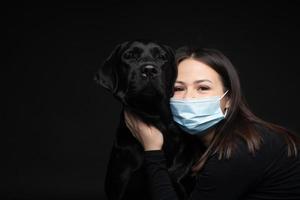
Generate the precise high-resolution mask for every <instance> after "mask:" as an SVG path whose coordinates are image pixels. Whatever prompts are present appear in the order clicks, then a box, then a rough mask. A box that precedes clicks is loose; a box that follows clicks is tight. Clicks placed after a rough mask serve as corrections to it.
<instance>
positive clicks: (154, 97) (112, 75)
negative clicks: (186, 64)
mask: <svg viewBox="0 0 300 200" xmlns="http://www.w3.org/2000/svg"><path fill="white" fill-rule="evenodd" d="M176 76H177V68H176V65H175V59H174V53H173V50H172V49H171V48H170V47H168V46H166V45H163V44H158V43H157V42H152V41H142V40H139V41H130V42H124V43H122V44H119V45H117V46H116V47H115V49H114V50H113V51H112V53H111V54H110V56H109V57H108V58H107V59H106V60H105V62H104V63H103V64H102V66H101V67H100V68H99V70H98V72H97V73H96V76H95V80H96V81H97V83H99V84H100V85H101V86H103V87H104V88H106V89H108V90H109V91H110V92H112V93H113V95H114V96H115V97H116V98H118V99H119V100H120V101H121V102H122V103H123V104H124V105H125V106H128V107H131V108H135V109H139V110H142V111H145V112H146V113H151V111H154V110H155V109H154V107H155V103H157V102H159V101H161V100H163V99H167V100H168V99H169V98H170V97H171V96H173V89H172V88H173V85H174V81H175V79H176ZM153 109H154V110H153Z"/></svg>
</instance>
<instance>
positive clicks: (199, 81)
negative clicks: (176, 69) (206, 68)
mask: <svg viewBox="0 0 300 200" xmlns="http://www.w3.org/2000/svg"><path fill="white" fill-rule="evenodd" d="M202 82H210V83H213V82H212V81H211V80H208V79H201V80H196V81H194V84H197V83H202ZM175 83H181V84H185V82H184V81H176V82H175Z"/></svg>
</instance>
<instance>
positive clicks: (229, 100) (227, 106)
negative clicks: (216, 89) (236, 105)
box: [225, 97, 231, 109]
mask: <svg viewBox="0 0 300 200" xmlns="http://www.w3.org/2000/svg"><path fill="white" fill-rule="evenodd" d="M225 101H226V102H225V109H228V108H229V107H230V106H231V99H230V97H226V98H225Z"/></svg>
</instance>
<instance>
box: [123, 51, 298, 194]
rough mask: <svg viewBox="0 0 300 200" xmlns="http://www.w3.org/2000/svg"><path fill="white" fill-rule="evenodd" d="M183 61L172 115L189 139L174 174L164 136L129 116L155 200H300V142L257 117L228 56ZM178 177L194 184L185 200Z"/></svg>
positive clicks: (181, 55) (182, 56) (192, 55)
mask: <svg viewBox="0 0 300 200" xmlns="http://www.w3.org/2000/svg"><path fill="white" fill-rule="evenodd" d="M176 61H177V66H178V76H177V79H176V83H175V86H174V96H173V97H172V98H171V99H170V107H171V111H172V114H173V119H174V121H175V122H176V124H177V125H178V126H179V128H180V129H181V130H183V132H182V134H184V135H183V138H182V146H181V152H182V159H181V160H180V159H179V158H178V159H177V160H176V161H175V163H176V162H177V165H174V166H173V171H172V169H171V170H169V171H168V170H167V166H166V164H165V157H164V156H165V155H164V152H163V151H162V145H163V144H164V138H163V136H162V134H161V133H160V132H159V131H158V130H157V129H156V128H155V127H153V126H151V125H147V124H145V123H143V122H142V121H141V120H140V119H139V118H137V117H136V116H134V115H132V114H130V113H128V112H125V113H124V114H125V121H126V125H127V127H128V128H129V129H130V130H131V132H132V134H133V136H134V137H135V138H136V139H137V140H138V141H139V142H140V143H141V145H142V146H143V147H144V150H145V151H144V168H145V170H146V173H147V174H148V180H147V181H148V182H149V187H150V191H151V194H152V196H153V199H164V200H167V199H172V200H175V199H179V197H180V198H181V199H193V200H196V199H199V200H200V199H201V200H202V199H203V200H210V199H214V200H218V199H222V200H224V199H226V200H227V199H230V200H233V199H300V160H299V156H298V153H299V144H300V139H299V136H298V135H296V134H294V133H292V132H291V131H289V130H287V129H285V128H283V127H281V126H278V125H275V124H271V123H269V122H266V121H263V120H261V119H260V118H258V117H256V116H255V115H254V114H253V113H252V112H251V111H250V109H249V108H248V107H247V105H246V104H245V100H244V99H243V96H242V93H241V87H240V82H239V77H238V75H237V72H236V70H235V68H234V67H233V65H232V64H231V62H230V61H229V60H228V58H226V57H225V56H224V55H223V54H222V53H221V52H219V51H217V50H213V49H200V48H191V47H182V48H179V49H178V50H177V52H176ZM184 158H188V159H184ZM180 162H181V163H180ZM176 166H177V167H176ZM179 166H181V169H180V167H179ZM176 170H177V172H181V173H184V175H186V177H194V180H195V182H194V183H193V184H192V185H190V186H189V187H188V188H185V190H186V196H184V197H181V196H178V195H179V194H178V193H177V192H176V191H177V190H175V187H176V184H174V181H172V180H173V178H172V176H171V174H173V173H174V174H176V173H175V172H176ZM177 174H178V173H177ZM182 177H183V176H181V178H182Z"/></svg>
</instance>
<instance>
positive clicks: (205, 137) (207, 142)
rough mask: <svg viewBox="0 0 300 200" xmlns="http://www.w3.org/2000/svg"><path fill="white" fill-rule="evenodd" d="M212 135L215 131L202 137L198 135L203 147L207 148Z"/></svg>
mask: <svg viewBox="0 0 300 200" xmlns="http://www.w3.org/2000/svg"><path fill="white" fill-rule="evenodd" d="M214 135H215V131H214V130H211V131H210V132H208V133H205V134H204V135H201V134H200V135H199V136H198V138H199V139H200V140H201V142H202V143H203V144H204V146H205V147H208V146H209V144H210V143H211V141H212V139H213V137H214Z"/></svg>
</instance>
